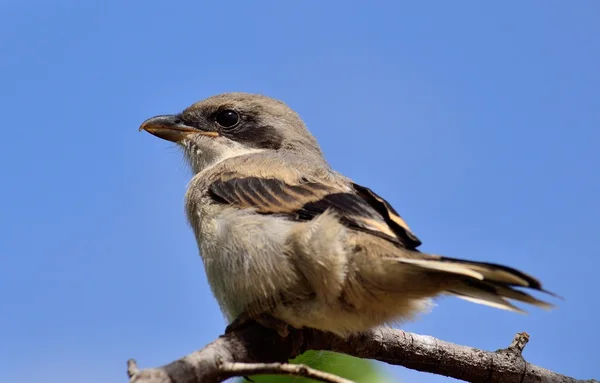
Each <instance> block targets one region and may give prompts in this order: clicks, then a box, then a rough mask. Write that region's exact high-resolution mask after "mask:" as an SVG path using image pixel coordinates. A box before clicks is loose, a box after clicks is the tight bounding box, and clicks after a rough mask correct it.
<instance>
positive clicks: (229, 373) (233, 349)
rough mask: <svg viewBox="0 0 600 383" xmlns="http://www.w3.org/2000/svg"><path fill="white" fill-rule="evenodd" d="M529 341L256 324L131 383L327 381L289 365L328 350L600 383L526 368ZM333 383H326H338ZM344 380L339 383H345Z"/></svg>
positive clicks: (136, 374)
mask: <svg viewBox="0 0 600 383" xmlns="http://www.w3.org/2000/svg"><path fill="white" fill-rule="evenodd" d="M528 340H529V336H528V335H527V334H526V333H519V334H517V336H516V337H515V339H514V340H513V342H512V344H511V345H510V346H509V347H508V348H505V349H501V350H498V351H495V352H489V351H482V350H478V349H475V348H471V347H466V346H460V345H456V344H453V343H449V342H444V341H442V340H439V339H436V338H433V337H430V336H423V335H417V334H413V333H409V332H405V331H401V330H394V329H391V328H377V329H374V330H371V331H369V332H366V333H363V334H357V335H353V336H350V337H348V338H346V339H344V338H340V337H338V336H335V335H333V334H330V333H324V332H320V331H316V330H312V329H304V330H292V331H291V332H290V334H289V335H288V336H287V337H286V338H281V337H280V336H278V335H277V334H276V333H275V332H274V331H272V330H268V329H266V328H264V327H261V326H259V325H257V324H254V323H252V324H249V325H248V326H246V327H244V328H242V329H238V330H236V331H233V332H231V333H228V334H226V335H222V336H221V337H219V338H218V339H217V340H215V341H214V342H212V343H210V344H209V345H207V346H206V347H204V348H203V349H201V350H199V351H196V352H194V353H192V354H190V355H188V356H185V357H183V358H182V359H180V360H177V361H175V362H172V363H170V364H168V365H166V366H163V367H160V368H154V369H148V370H142V371H140V370H139V369H138V368H137V365H136V364H135V361H129V362H128V375H129V377H130V383H215V382H222V381H224V380H225V379H228V378H231V377H233V376H241V375H246V374H256V373H257V372H260V373H280V374H294V375H302V376H307V377H312V378H315V377H316V378H318V376H321V377H323V376H325V377H326V378H327V375H331V374H326V375H319V374H317V375H315V376H309V375H307V373H306V371H307V370H306V369H305V368H303V367H289V366H290V365H289V364H285V362H287V361H288V360H289V359H292V358H295V357H296V356H298V355H300V354H302V353H303V352H304V351H306V350H329V351H336V352H340V353H344V354H348V355H352V356H356V357H360V358H368V359H375V360H379V361H382V362H386V363H389V364H394V365H399V366H404V367H407V368H411V369H413V370H418V371H424V372H430V373H434V374H438V375H444V376H449V377H452V378H456V379H460V380H464V381H469V382H475V383H477V382H485V383H488V382H502V383H512V382H515V383H528V382H536V383H539V382H551V383H567V382H568V383H574V382H577V383H583V382H586V383H599V382H598V381H596V380H577V379H574V378H570V377H567V376H564V375H560V374H557V373H555V372H552V371H550V370H547V369H545V368H542V367H538V366H535V365H532V364H530V363H528V362H526V361H525V359H523V357H522V356H521V352H522V350H523V348H524V347H525V344H527V342H528ZM238 363H245V364H246V363H253V364H258V366H262V368H263V369H262V370H260V368H259V369H258V370H257V369H256V368H255V369H251V370H248V369H244V368H241V367H240V368H239V369H237V368H232V366H235V365H236V364H238ZM273 363H277V364H278V365H279V366H284V367H283V368H281V367H280V368H278V371H276V370H277V369H275V370H273V369H269V368H273V367H275V366H276V365H275V364H273ZM281 363H284V364H281ZM269 364H270V365H269ZM237 366H238V367H239V366H240V365H237ZM265 366H267V367H265ZM292 366H296V365H292ZM245 367H249V366H248V365H246V366H245ZM254 367H256V365H255V366H254ZM304 367H305V366H304ZM311 371H315V370H312V369H311ZM321 374H324V373H321ZM329 378H330V380H323V379H321V381H325V382H327V381H329V382H336V381H335V380H331V377H330V376H329ZM340 379H341V378H338V380H337V382H342V381H344V380H340Z"/></svg>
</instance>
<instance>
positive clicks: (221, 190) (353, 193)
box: [208, 174, 421, 249]
mask: <svg viewBox="0 0 600 383" xmlns="http://www.w3.org/2000/svg"><path fill="white" fill-rule="evenodd" d="M208 190H209V195H210V196H211V197H212V198H213V199H214V201H215V202H217V203H222V204H229V205H234V206H237V207H239V208H241V209H244V208H254V209H255V211H256V212H258V213H261V214H277V215H285V216H288V217H289V218H290V219H294V220H298V221H306V220H310V219H312V218H314V217H316V216H318V215H320V214H322V213H323V212H325V211H326V210H331V211H333V212H335V213H336V214H337V215H338V216H339V219H340V221H341V222H342V223H343V224H344V225H346V226H348V227H350V228H352V229H355V230H361V231H364V232H367V233H370V234H372V235H376V236H379V237H382V238H385V239H387V240H389V241H391V242H393V243H395V244H396V245H399V246H402V247H405V248H408V249H415V248H416V247H418V246H419V245H420V244H421V241H419V239H418V238H417V237H416V236H415V235H414V234H413V233H412V232H411V230H410V228H409V227H408V225H407V224H406V222H405V221H404V220H403V219H402V218H401V217H400V215H399V214H398V213H397V212H396V211H395V210H394V209H393V208H392V206H391V205H390V204H389V203H388V202H387V201H386V200H384V199H383V198H381V197H380V196H379V195H377V194H375V193H374V192H373V191H372V190H370V189H369V188H366V187H364V186H360V185H358V184H355V183H350V184H349V185H348V186H347V187H345V188H342V187H341V186H339V185H335V184H331V183H327V182H320V181H318V180H316V181H315V180H310V181H309V180H306V179H305V180H304V182H296V183H290V182H286V181H283V180H281V179H280V178H275V177H273V178H268V177H265V178H262V177H255V176H245V175H241V174H237V175H233V176H232V175H231V174H229V175H228V176H226V177H220V178H219V179H216V180H214V181H213V182H212V183H211V184H210V185H209V188H208Z"/></svg>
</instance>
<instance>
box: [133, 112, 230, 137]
mask: <svg viewBox="0 0 600 383" xmlns="http://www.w3.org/2000/svg"><path fill="white" fill-rule="evenodd" d="M139 130H140V131H142V130H145V131H146V132H148V133H150V134H153V135H155V136H156V137H159V138H162V139H163V140H167V141H172V142H180V141H181V140H183V139H184V138H185V137H187V136H188V135H190V134H201V135H203V136H209V137H218V136H219V133H217V132H211V131H206V130H200V129H196V128H192V127H191V126H187V125H185V124H184V123H183V122H182V121H181V118H179V116H177V115H171V114H168V115H164V116H156V117H152V118H149V119H147V120H146V121H144V122H143V123H142V125H141V126H140V129H139Z"/></svg>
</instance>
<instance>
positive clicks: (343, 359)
mask: <svg viewBox="0 0 600 383" xmlns="http://www.w3.org/2000/svg"><path fill="white" fill-rule="evenodd" d="M290 362H291V363H301V364H305V365H307V366H310V367H312V368H314V369H317V370H320V371H326V372H330V373H332V374H335V375H338V376H341V377H343V378H346V379H350V380H352V381H354V382H356V383H391V382H392V381H391V380H389V379H387V378H386V377H385V375H384V374H383V373H382V372H381V370H380V369H379V368H378V367H377V365H376V364H375V363H374V362H372V361H370V360H366V359H360V358H355V357H352V356H348V355H344V354H338V353H335V352H330V351H307V352H305V353H304V354H302V355H300V356H298V357H297V358H295V359H293V360H291V361H290ZM250 378H251V379H252V380H254V381H255V382H256V383H314V382H315V381H314V380H312V379H307V378H303V377H299V376H285V375H259V376H251V377H250ZM236 383H248V381H246V380H244V379H239V380H238V381H237V382H236Z"/></svg>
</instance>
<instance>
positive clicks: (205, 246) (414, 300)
mask: <svg viewBox="0 0 600 383" xmlns="http://www.w3.org/2000/svg"><path fill="white" fill-rule="evenodd" d="M139 130H140V131H146V132H148V133H150V134H152V135H154V136H156V137H159V138H162V139H164V140H167V141H171V142H174V143H176V144H177V145H178V146H179V147H180V148H181V149H182V151H183V155H184V158H185V159H186V161H187V163H188V164H189V167H190V169H191V171H192V178H191V180H190V182H189V184H188V188H187V192H186V194H185V211H186V215H187V220H188V223H189V225H190V226H191V228H192V230H193V232H194V235H195V239H196V242H197V245H198V249H199V253H200V256H201V258H202V261H203V264H204V269H205V273H206V277H207V280H208V283H209V285H210V288H211V290H212V293H213V295H214V297H215V298H216V300H217V302H218V304H219V307H220V309H221V311H222V313H223V315H224V317H225V319H226V320H227V322H228V323H229V326H234V329H235V328H236V327H238V326H243V324H244V323H248V322H249V321H252V320H254V321H256V322H258V323H260V324H263V325H264V326H267V327H271V328H273V329H275V330H277V331H278V333H279V334H280V335H282V336H285V335H286V334H287V333H288V329H289V328H290V327H291V328H295V329H302V328H313V329H317V330H321V331H327V332H331V333H334V334H337V335H340V336H348V335H349V334H353V333H358V332H362V331H367V330H369V329H372V328H374V327H377V326H381V325H389V324H395V323H403V322H405V321H409V320H413V319H415V318H416V317H417V316H418V315H419V314H421V313H427V312H429V311H431V308H432V306H433V303H432V302H434V299H435V298H437V297H439V296H442V295H453V296H456V297H458V298H461V299H465V300H468V301H471V302H475V303H479V304H483V305H487V306H491V307H495V308H499V309H505V310H509V311H515V312H520V313H524V312H525V311H523V310H522V309H521V308H519V307H517V306H516V305H514V304H513V303H512V302H511V301H517V302H522V303H526V304H531V305H533V306H538V307H541V308H545V309H549V308H552V307H553V305H552V304H550V303H547V302H545V301H542V300H539V299H538V298H535V297H534V296H532V295H530V294H529V293H527V292H526V291H524V290H526V289H529V290H533V291H541V292H544V293H547V294H551V295H554V294H553V293H551V292H549V291H547V290H545V289H543V288H542V284H541V283H540V281H539V280H538V279H536V278H534V277H533V276H531V275H529V274H526V273H524V272H522V271H519V270H517V269H514V268H511V267H508V266H504V265H500V264H494V263H486V262H478V261H471V260H466V259H458V258H451V257H446V256H442V255H438V254H429V253H424V252H421V251H420V250H419V249H418V247H419V246H420V245H421V241H420V240H419V238H418V237H417V236H416V235H415V234H414V233H413V231H412V230H411V228H410V227H409V226H408V224H407V223H406V221H405V220H404V219H403V218H402V217H401V216H400V214H399V213H398V212H397V211H396V210H395V209H394V208H393V207H392V205H391V204H390V203H389V202H388V201H386V200H385V199H384V198H383V197H381V196H380V195H378V194H377V193H376V192H375V191H373V190H371V189H370V188H368V187H366V186H363V185H360V184H358V183H356V182H354V181H353V180H352V179H350V178H348V177H346V176H344V175H342V174H341V173H339V172H337V171H335V170H334V169H333V168H332V167H331V165H330V164H329V163H328V162H327V161H326V160H325V158H324V155H323V152H322V150H321V147H320V146H319V144H318V142H317V140H316V139H315V137H314V136H313V135H312V134H311V133H310V131H309V130H308V128H307V127H306V125H305V123H304V122H303V120H302V119H301V118H300V116H299V115H298V114H297V113H296V112H295V111H294V110H292V109H291V108H290V107H289V106H287V104H285V103H284V102H283V101H280V100H277V99H274V98H270V97H268V96H265V95H261V94H252V93H242V92H233V93H223V94H218V95H214V96H211V97H208V98H206V99H203V100H201V101H198V102H196V103H194V104H192V105H191V106H189V107H187V108H186V109H184V110H183V111H182V112H180V113H177V114H169V115H159V116H156V117H152V118H149V119H147V120H145V121H144V122H143V123H142V124H141V126H140V127H139ZM228 329H229V327H228Z"/></svg>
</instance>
